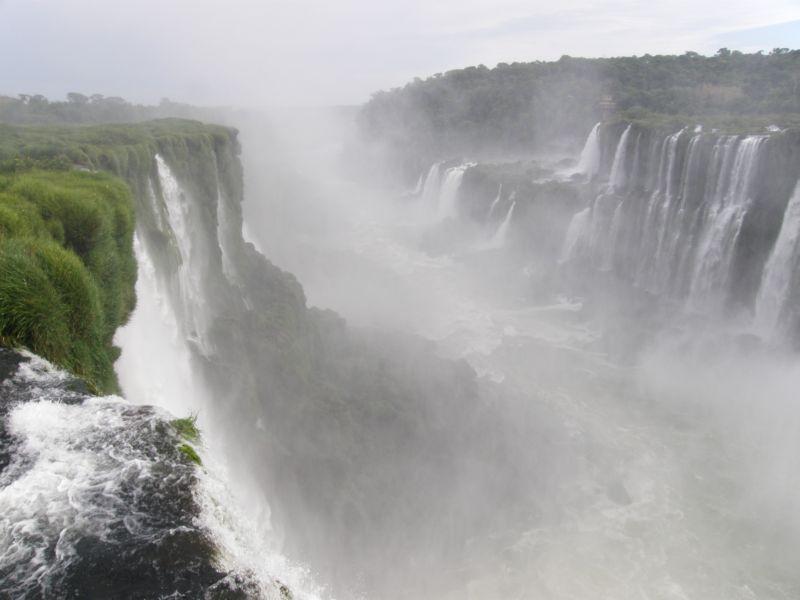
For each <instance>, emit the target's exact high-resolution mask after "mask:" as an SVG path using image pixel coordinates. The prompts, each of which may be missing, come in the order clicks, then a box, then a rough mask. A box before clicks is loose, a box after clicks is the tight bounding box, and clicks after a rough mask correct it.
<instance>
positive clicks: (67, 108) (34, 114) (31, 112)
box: [0, 92, 214, 125]
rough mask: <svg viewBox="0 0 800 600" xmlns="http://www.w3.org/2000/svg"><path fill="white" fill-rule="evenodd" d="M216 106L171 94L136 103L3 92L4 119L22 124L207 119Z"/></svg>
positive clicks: (0, 119)
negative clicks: (156, 100) (200, 105)
mask: <svg viewBox="0 0 800 600" xmlns="http://www.w3.org/2000/svg"><path fill="white" fill-rule="evenodd" d="M212 113H214V111H213V110H209V109H202V108H198V107H194V106H190V105H188V104H181V103H178V102H172V101H170V100H169V99H167V98H164V99H162V100H161V102H160V103H159V104H158V106H145V105H141V104H132V103H130V102H128V101H127V100H124V99H123V98H119V97H116V96H111V97H105V96H103V95H102V94H92V95H91V96H85V95H83V94H79V93H76V92H70V93H69V94H67V99H66V101H59V100H48V99H47V98H45V97H44V96H42V95H41V94H20V95H19V96H17V97H16V98H14V97H11V96H0V122H4V123H15V124H19V125H33V124H73V125H88V124H98V123H137V122H141V121H148V120H152V119H161V118H164V117H182V118H202V119H207V118H208V117H209V116H210V114H212Z"/></svg>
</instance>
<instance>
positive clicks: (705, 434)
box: [252, 133, 800, 600]
mask: <svg viewBox="0 0 800 600" xmlns="http://www.w3.org/2000/svg"><path fill="white" fill-rule="evenodd" d="M679 136H680V133H677V134H675V135H674V136H672V137H671V138H670V139H667V140H665V143H664V144H663V146H661V145H659V147H658V148H656V149H655V150H654V152H655V153H656V154H657V155H656V158H655V162H656V164H655V166H654V167H653V170H654V171H655V172H654V173H653V174H652V179H653V181H654V182H657V183H658V189H654V187H651V188H650V189H651V190H654V193H652V194H648V195H647V198H646V199H645V201H646V202H648V203H649V206H646V207H645V208H644V210H643V211H642V212H643V215H642V220H643V221H644V220H647V221H648V223H649V224H648V229H647V230H646V231H648V232H656V234H657V235H653V236H652V239H649V240H646V241H641V243H642V244H643V245H642V250H643V252H642V256H641V257H639V256H638V255H636V252H633V254H634V256H633V258H634V259H636V260H637V264H638V259H639V258H641V260H642V262H644V261H652V259H653V258H655V257H654V256H653V254H651V250H655V248H657V247H659V246H660V247H662V248H664V247H667V246H669V245H671V244H672V240H670V239H669V237H668V236H667V235H666V234H665V233H664V232H665V231H666V229H665V228H667V223H666V220H667V219H668V218H680V217H673V216H672V215H673V211H671V210H669V204H668V200H667V199H670V198H671V199H672V200H670V201H672V202H674V201H676V200H677V199H679V198H682V197H683V196H684V194H682V192H681V190H682V189H683V188H685V187H686V185H687V184H686V183H685V182H681V181H677V179H679V178H677V177H669V175H670V174H672V175H675V174H676V172H677V171H676V170H677V169H678V168H680V165H679V163H680V162H681V161H680V160H679V158H678V153H677V145H678V138H679ZM629 141H631V140H629ZM724 143H727V142H724ZM724 143H723V145H724ZM587 146H589V147H591V145H590V144H588V142H587ZM637 146H638V141H637ZM634 148H636V146H634ZM633 151H634V152H636V153H637V155H635V156H634V157H633V161H632V162H633V164H636V163H637V161H638V160H640V158H638V153H641V155H644V154H645V149H636V150H633ZM690 153H691V151H690ZM584 154H587V155H588V152H587V151H585V152H584ZM719 155H720V160H722V150H720V151H719ZM585 162H587V161H582V163H585ZM626 162H628V161H627V160H626ZM721 177H724V176H721ZM709 179H710V180H712V179H713V182H710V183H709V185H710V186H712V190H711V192H709V194H708V195H707V197H709V198H710V197H712V194H713V187H714V185H717V184H718V178H716V177H715V176H710V177H709ZM673 180H675V181H674V182H673ZM314 183H315V185H318V186H320V188H323V189H324V188H325V186H326V185H328V184H327V182H324V181H320V180H317V181H315V182H314ZM425 187H426V188H427V187H428V185H427V181H426V186H425ZM320 196H321V197H325V195H324V194H320ZM437 196H438V194H437ZM593 204H594V203H593ZM609 205H610V210H604V211H603V212H605V213H607V216H608V222H609V223H611V224H612V227H610V228H609V229H608V230H606V231H607V233H608V232H611V233H612V235H611V237H612V239H613V238H615V236H616V235H617V234H616V233H614V232H615V231H618V230H619V227H618V225H619V223H620V221H621V214H622V211H623V210H625V209H624V208H621V205H620V204H619V203H615V204H610V203H609ZM665 205H666V206H665ZM427 206H428V210H429V213H430V214H429V217H430V216H431V215H432V216H433V217H437V216H438V211H437V203H436V201H435V196H432V197H431V198H430V202H427ZM490 208H491V207H490ZM606 208H607V207H606ZM335 212H336V213H337V216H338V219H336V220H334V222H333V223H332V224H331V229H332V231H334V232H335V233H330V234H329V235H328V236H326V237H324V238H323V239H321V240H316V244H314V243H304V244H299V243H297V242H296V241H294V242H293V241H292V240H291V239H289V237H288V236H287V238H286V239H285V240H284V242H285V243H286V246H287V247H286V248H283V249H282V251H281V255H282V256H286V257H289V260H294V261H296V262H293V263H287V265H286V266H288V267H289V268H290V269H291V270H292V271H294V272H296V273H297V274H298V276H299V278H300V280H301V281H302V282H303V283H304V284H305V285H306V291H307V294H308V297H309V301H310V302H311V303H312V304H316V305H320V306H324V307H330V308H333V309H335V310H337V311H338V312H340V313H341V314H342V315H343V316H344V317H345V318H347V319H348V321H350V322H354V323H368V324H370V325H375V324H384V325H386V324H388V325H390V326H392V327H395V328H398V329H402V330H403V331H413V332H415V333H418V334H420V335H423V336H424V337H426V338H429V339H432V340H435V341H436V342H437V343H438V347H439V350H440V352H441V353H443V354H445V355H447V356H452V357H458V358H463V359H465V360H467V361H468V362H469V364H470V365H471V366H472V367H473V368H474V369H475V370H476V372H477V373H478V374H479V375H481V376H483V377H485V378H486V379H488V380H491V381H494V382H502V385H503V386H504V389H510V390H515V391H517V392H519V393H520V394H521V395H522V396H524V398H525V401H526V402H528V403H529V405H530V409H531V411H540V410H541V411H542V412H541V414H539V413H536V414H537V415H539V417H540V421H541V423H543V424H547V425H546V426H547V427H552V428H553V431H557V432H558V433H553V435H554V437H555V438H556V439H558V442H557V450H554V452H553V454H547V453H545V454H543V455H542V456H541V472H548V470H549V469H551V468H552V469H555V471H556V474H555V476H554V478H555V482H554V483H553V486H552V488H550V489H548V490H547V493H546V494H544V495H543V496H542V497H541V498H538V497H537V498H531V503H530V506H531V508H530V514H529V515H525V516H521V517H520V519H519V521H518V522H517V523H516V527H511V528H509V529H503V530H498V531H496V536H495V537H494V538H493V539H492V540H485V539H476V540H473V542H472V543H473V545H474V547H475V548H476V556H478V558H476V559H475V560H474V561H472V562H470V563H469V564H466V565H464V564H458V565H453V564H450V563H448V561H447V558H446V557H444V558H442V565H441V571H442V576H443V577H446V576H448V575H450V574H452V573H453V572H454V573H455V574H456V576H455V577H454V579H456V580H457V583H454V584H453V588H452V592H451V593H450V594H449V595H444V594H442V595H440V596H436V598H437V600H439V598H447V599H448V600H449V599H450V598H452V599H454V600H455V599H459V600H460V599H463V598H467V599H474V600H494V599H499V598H532V599H537V600H538V599H543V600H550V599H557V600H567V599H569V600H584V599H587V600H588V599H591V600H595V599H606V600H628V599H630V600H663V599H666V600H685V599H692V600H753V599H755V598H759V599H762V598H763V599H774V600H778V599H783V600H785V599H786V598H795V597H798V595H797V594H798V592H799V591H800V577H798V575H797V572H796V569H794V568H793V565H794V556H796V554H794V553H793V552H791V549H796V548H797V545H796V544H795V543H793V542H789V543H788V544H786V543H785V540H784V541H780V542H778V541H775V537H776V536H777V535H778V534H777V533H776V531H775V530H773V529H771V522H770V519H768V518H765V511H766V513H767V514H769V511H770V510H773V509H774V507H775V500H776V499H778V498H781V499H783V498H787V494H789V496H788V497H791V496H790V495H791V494H794V495H795V496H796V491H795V492H791V491H789V490H790V487H791V484H792V482H794V481H796V477H794V476H792V477H790V478H789V479H788V480H783V483H781V481H782V480H781V478H780V472H781V469H783V468H784V467H786V471H785V472H787V473H789V472H791V473H795V472H796V469H795V470H794V471H791V469H790V468H789V467H788V465H789V464H791V461H792V460H793V458H792V457H793V456H796V454H793V448H795V447H796V444H795V445H792V442H791V440H794V439H800V435H796V434H799V433H800V431H798V428H797V422H796V418H795V416H794V415H796V414H797V411H794V412H787V413H786V414H787V415H788V414H791V415H793V416H792V417H791V418H790V419H786V422H784V423H782V424H781V425H782V427H781V431H780V435H779V436H778V437H780V439H781V443H780V444H778V443H775V444H774V445H773V444H772V443H771V441H772V438H770V437H769V434H768V433H767V432H769V431H770V428H769V426H768V425H769V423H770V422H772V421H773V418H774V417H775V415H778V414H780V413H781V412H782V411H783V410H784V409H785V410H787V411H789V408H790V406H791V401H790V397H791V394H790V390H791V385H790V384H789V383H788V382H790V381H792V377H796V373H795V372H794V371H792V373H791V374H790V373H788V372H787V374H786V381H783V380H781V384H780V386H778V385H775V383H774V382H775V381H777V379H775V376H776V374H777V373H778V372H779V371H780V370H779V369H771V367H769V366H764V365H755V364H751V363H747V362H745V363H744V364H743V363H742V362H741V361H740V360H739V359H738V358H737V357H736V355H735V353H733V350H732V349H730V348H717V347H716V346H712V348H713V350H708V351H707V352H706V353H700V354H699V355H697V356H691V357H689V356H685V353H686V351H685V347H686V346H687V345H688V342H686V340H683V343H676V344H675V347H667V345H661V344H659V345H658V347H657V349H655V350H653V351H651V352H647V353H645V355H644V356H642V357H640V360H638V361H637V362H636V364H635V365H634V366H630V365H627V364H625V365H622V364H616V363H615V362H614V359H613V358H612V357H610V356H607V355H605V354H604V353H603V350H602V349H603V346H601V345H599V344H598V341H599V339H600V338H601V335H600V332H598V331H597V330H596V329H595V328H594V327H593V326H592V325H590V324H589V323H590V322H589V321H587V319H586V315H584V314H583V312H582V305H581V302H580V300H579V299H568V298H559V299H558V301H553V302H544V303H538V304H537V303H536V302H534V301H532V300H530V299H529V298H527V297H525V296H524V294H523V293H520V291H519V289H515V288H514V287H513V286H511V285H510V286H509V288H510V289H506V287H505V284H509V283H510V282H511V281H513V280H514V278H516V277H524V274H523V273H520V272H513V271H512V269H510V268H507V270H504V265H502V264H501V263H500V262H499V261H498V262H496V263H495V262H492V263H488V262H487V263H481V266H480V267H478V268H477V269H476V268H474V266H473V265H471V264H468V263H467V262H465V261H462V260H461V259H460V257H459V256H458V255H457V254H456V253H453V254H450V255H447V254H445V255H441V256H435V257H432V256H427V255H426V254H425V253H424V252H421V251H420V248H419V246H418V245H417V241H418V240H419V239H420V236H421V235H422V234H425V233H428V232H429V228H430V223H431V222H432V221H434V219H431V218H427V219H425V218H422V217H421V216H420V215H417V214H415V213H412V211H411V210H410V209H409V208H408V206H407V205H404V204H392V203H388V202H385V201H383V200H382V199H381V198H377V197H374V196H370V195H368V194H364V193H359V191H358V190H357V189H353V190H351V189H348V190H347V192H346V193H344V194H342V199H340V201H339V203H338V204H336V211H335ZM598 212H600V211H599V210H598ZM677 213H678V211H677V210H676V211H674V214H676V215H677ZM507 215H508V213H506V216H507ZM592 218H593V216H592V207H591V206H590V207H586V208H584V209H583V210H581V211H579V212H578V213H577V214H576V215H575V216H574V217H573V219H572V222H571V224H570V226H569V230H568V232H567V234H566V238H565V240H564V244H563V247H562V251H561V260H562V261H563V260H567V259H568V258H569V257H571V256H573V255H575V254H576V253H580V252H583V249H587V248H586V247H585V245H586V244H587V243H588V242H589V240H590V239H591V236H592V235H593V233H592ZM504 220H505V219H504ZM252 228H253V230H254V231H256V235H258V232H257V225H256V224H252ZM495 233H497V232H495ZM595 233H597V231H595ZM657 236H661V237H662V239H661V240H659V239H658V237H657ZM262 241H263V244H264V245H265V247H267V246H268V245H269V244H270V243H275V242H274V240H271V239H269V237H267V236H265V237H264V238H263V239H262ZM293 244H294V245H293ZM610 247H611V248H613V247H614V244H611V246H610ZM587 250H588V249H587ZM645 251H646V252H645ZM498 254H499V253H498ZM645 254H646V256H644V255H645ZM332 255H335V256H336V260H331V259H330V258H329V257H330V256H332ZM486 255H492V256H493V253H486ZM597 257H598V260H600V259H603V260H607V255H605V256H604V255H603V254H598V255H597ZM647 264H650V265H652V264H654V263H653V262H650V263H647ZM319 271H324V277H321V276H320V274H319ZM645 271H646V269H645ZM357 273H362V274H365V277H364V279H363V281H362V280H359V279H358V278H357ZM498 273H500V274H501V275H497V274H498ZM642 277H643V278H644V277H645V274H644V273H643V274H642ZM339 280H345V281H347V285H348V287H349V288H350V290H351V293H349V294H348V293H346V291H342V292H340V293H332V291H331V288H332V286H334V285H336V282H338V281H339ZM374 281H379V282H380V285H372V284H371V282H374ZM352 290H357V293H352ZM537 291H538V290H537ZM376 307H378V308H376ZM635 325H636V324H635V323H633V324H630V323H627V322H626V324H625V325H623V326H629V327H634V326H635ZM690 333H692V334H693V333H694V332H690ZM729 350H730V351H731V352H732V353H733V354H732V356H729V355H728V354H727V353H726V352H727V351H729ZM745 367H746V368H745ZM795 371H796V369H795ZM728 382H731V383H730V385H728ZM767 382H770V383H769V384H768V383H767ZM744 383H748V385H744ZM726 400H729V401H730V402H731V403H732V404H734V405H735V406H736V411H735V414H731V415H730V416H729V417H728V420H726V417H725V416H724V415H725V407H726V404H725V402H726ZM497 402H499V401H497ZM762 408H763V412H762ZM493 409H496V410H498V411H502V410H503V406H502V405H501V404H498V405H496V406H494V407H493ZM767 415H769V416H767ZM755 422H758V426H754V423H755ZM731 432H735V433H731ZM562 433H563V434H564V437H563V438H561V437H560V435H561V434H562ZM774 437H775V436H773V438H774ZM742 439H747V440H748V443H747V445H746V447H745V448H744V449H742V448H740V447H739V446H738V444H739V442H740V441H741V440H742ZM759 439H760V440H762V442H761V445H760V446H759V445H758V441H757V440H759ZM783 442H785V443H783ZM534 444H535V440H533V439H532V440H531V448H534V447H535V445H534ZM787 449H788V450H787ZM531 452H535V450H533V449H532V450H531ZM748 453H750V456H748ZM755 455H758V460H752V461H751V460H750V459H751V458H752V457H753V456H755ZM513 459H514V457H509V460H513ZM562 459H564V460H566V463H567V464H566V465H563V464H562V463H560V462H558V461H560V460H562ZM556 462H558V465H559V466H558V467H553V464H554V463H556ZM766 464H772V465H781V466H780V467H778V468H777V472H769V471H770V470H769V469H764V468H763V466H764V465H766ZM537 474H538V473H530V474H529V473H522V474H521V477H527V476H535V475H537ZM765 490H769V491H765ZM775 490H780V493H783V496H781V495H780V493H779V492H776V491H775ZM762 492H764V495H766V496H768V497H769V498H768V499H766V500H765V499H764V498H755V496H758V495H760V494H761V493H762ZM787 502H788V500H787ZM789 504H790V505H791V502H789ZM780 514H789V515H790V514H791V511H788V510H787V511H785V512H783V513H780ZM412 583H413V582H412ZM416 597H425V594H424V593H423V594H420V595H418V596H416Z"/></svg>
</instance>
